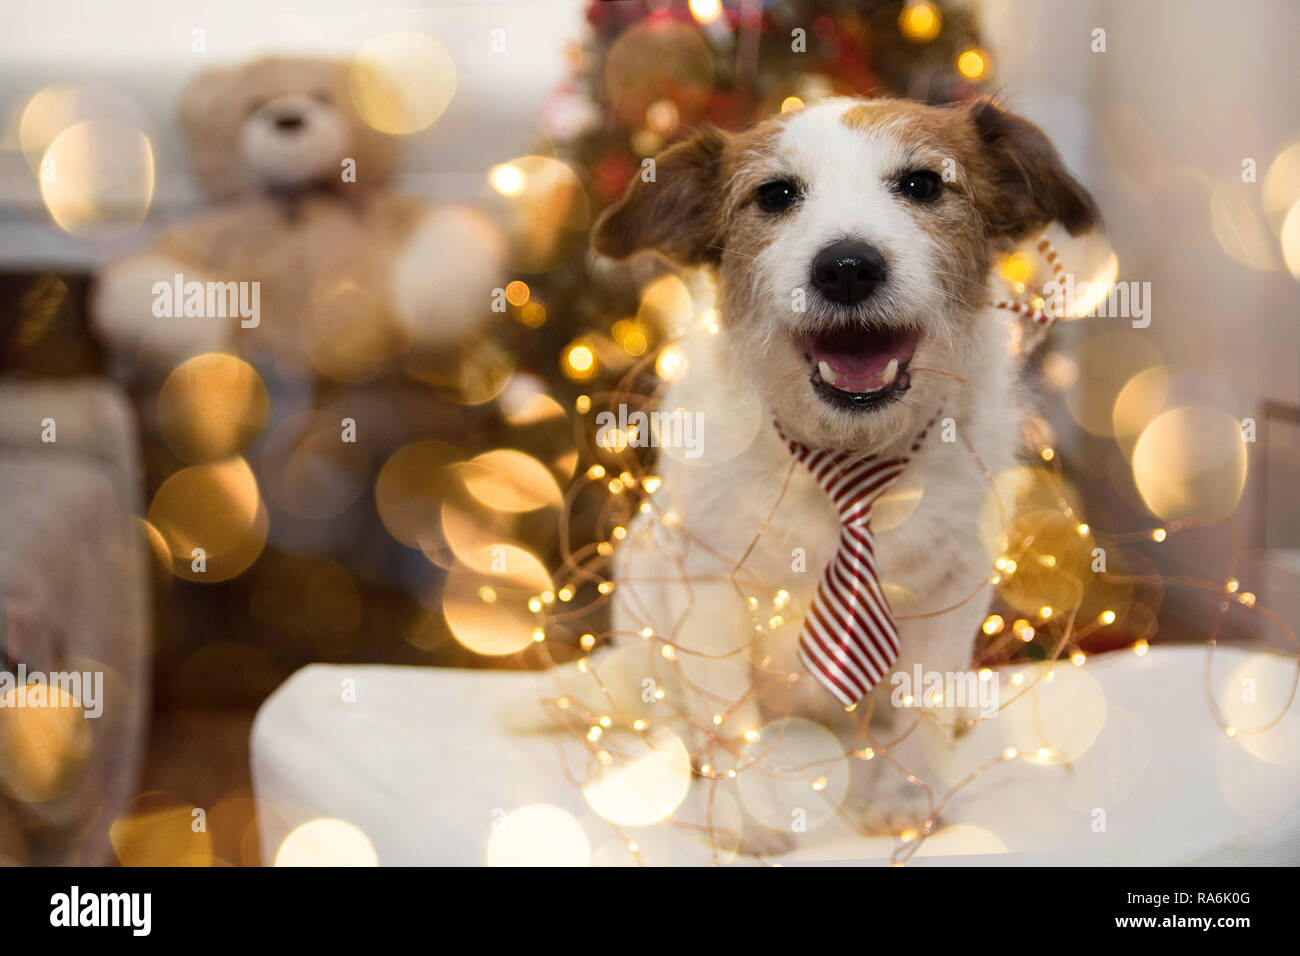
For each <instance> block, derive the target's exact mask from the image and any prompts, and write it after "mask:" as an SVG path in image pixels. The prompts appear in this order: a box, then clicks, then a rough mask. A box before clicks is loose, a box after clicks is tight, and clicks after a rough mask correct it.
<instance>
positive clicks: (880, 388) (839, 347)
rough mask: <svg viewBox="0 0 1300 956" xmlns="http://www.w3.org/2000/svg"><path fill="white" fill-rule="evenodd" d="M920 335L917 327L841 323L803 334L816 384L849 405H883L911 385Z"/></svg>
mask: <svg viewBox="0 0 1300 956" xmlns="http://www.w3.org/2000/svg"><path fill="white" fill-rule="evenodd" d="M919 340H920V336H919V335H918V334H917V333H916V331H914V330H911V329H885V328H881V327H879V326H853V327H839V328H835V329H830V330H827V331H825V332H818V333H815V334H809V335H804V336H801V337H800V339H799V342H798V344H799V347H800V348H801V349H802V350H803V354H804V358H806V359H807V360H808V364H809V365H810V366H811V368H812V376H811V379H810V381H811V382H812V386H813V389H814V390H816V392H817V394H819V395H820V396H821V397H822V398H823V399H825V400H826V401H828V402H830V403H832V404H834V405H839V406H842V407H847V408H855V409H869V408H880V407H882V406H884V405H887V404H889V403H891V402H893V401H895V400H897V399H898V398H899V397H900V396H901V395H902V394H903V393H904V392H906V391H907V389H908V387H909V386H910V385H911V379H910V378H909V376H908V370H907V366H908V363H909V362H911V361H912V355H913V353H914V352H916V346H917V344H918V342H919Z"/></svg>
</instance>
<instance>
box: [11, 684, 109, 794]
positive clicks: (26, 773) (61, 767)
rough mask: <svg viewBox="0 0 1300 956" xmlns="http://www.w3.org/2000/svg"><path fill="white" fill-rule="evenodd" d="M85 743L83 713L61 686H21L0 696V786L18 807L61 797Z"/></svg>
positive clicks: (80, 765)
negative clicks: (17, 803)
mask: <svg viewBox="0 0 1300 956" xmlns="http://www.w3.org/2000/svg"><path fill="white" fill-rule="evenodd" d="M20 697H21V700H20V699H19V698H20ZM20 705H21V706H20ZM90 744H91V740H90V722H88V721H87V719H86V717H85V712H84V711H83V709H82V707H81V705H80V703H79V702H78V701H76V700H74V699H73V698H72V696H71V695H70V694H68V693H67V692H66V691H65V690H63V689H62V688H61V687H51V686H50V685H49V684H47V683H41V684H27V685H25V686H23V687H12V688H10V689H9V690H8V691H6V692H5V693H4V694H0V766H2V767H4V773H3V774H2V775H0V784H3V789H4V790H5V791H7V792H8V794H9V795H10V796H11V797H13V798H14V799H16V800H18V801H19V802H22V803H45V802H47V801H50V800H55V799H58V798H59V797H61V796H63V795H64V794H66V793H67V792H68V791H69V790H70V789H71V788H72V787H73V786H74V785H75V784H76V782H77V780H78V778H79V776H80V773H81V771H82V769H83V768H84V766H85V763H86V758H87V757H88V756H89V754H90Z"/></svg>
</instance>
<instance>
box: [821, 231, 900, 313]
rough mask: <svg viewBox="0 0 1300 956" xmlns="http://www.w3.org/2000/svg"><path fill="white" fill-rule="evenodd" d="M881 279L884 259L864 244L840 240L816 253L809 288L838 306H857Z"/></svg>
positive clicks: (874, 249) (883, 276)
mask: <svg viewBox="0 0 1300 956" xmlns="http://www.w3.org/2000/svg"><path fill="white" fill-rule="evenodd" d="M884 278H885V257H884V256H882V255H881V254H880V252H879V251H878V250H877V249H876V248H875V246H869V245H867V244H866V243H865V242H860V241H858V240H853V239H843V240H840V241H839V242H832V243H831V244H830V245H829V246H827V247H826V248H825V249H823V250H822V251H821V252H819V253H817V258H815V259H814V260H813V264H812V281H813V285H814V286H816V287H817V289H818V290H819V291H820V292H821V293H822V295H824V296H826V298H828V299H830V300H831V301H832V302H838V303H840V304H841V305H857V304H858V303H859V302H861V301H862V300H863V299H865V298H866V297H867V296H869V295H870V294H871V290H872V289H874V288H875V287H876V286H877V285H878V284H879V283H880V282H881V281H882V280H883V279H884Z"/></svg>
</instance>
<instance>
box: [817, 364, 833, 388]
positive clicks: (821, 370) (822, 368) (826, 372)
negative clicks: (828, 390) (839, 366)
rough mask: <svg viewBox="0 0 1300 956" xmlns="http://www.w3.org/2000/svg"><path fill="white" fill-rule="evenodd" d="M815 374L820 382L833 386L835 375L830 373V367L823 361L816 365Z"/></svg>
mask: <svg viewBox="0 0 1300 956" xmlns="http://www.w3.org/2000/svg"><path fill="white" fill-rule="evenodd" d="M817 372H818V374H820V375H821V377H822V381H823V382H825V383H826V384H827V385H834V384H835V373H834V372H832V371H831V367H830V366H829V365H827V364H826V363H825V362H824V361H822V362H818V363H817Z"/></svg>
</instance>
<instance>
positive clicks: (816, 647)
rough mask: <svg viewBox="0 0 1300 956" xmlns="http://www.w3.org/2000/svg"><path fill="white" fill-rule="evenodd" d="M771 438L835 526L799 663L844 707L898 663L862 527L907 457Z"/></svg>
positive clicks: (894, 633) (867, 531)
mask: <svg viewBox="0 0 1300 956" xmlns="http://www.w3.org/2000/svg"><path fill="white" fill-rule="evenodd" d="M937 417H938V416H936V418H937ZM933 423H934V419H931V421H930V424H933ZM929 428H930V425H926V427H925V430H924V431H922V432H921V434H920V435H919V436H917V439H916V441H915V442H914V443H913V444H912V452H915V451H916V450H917V449H919V448H920V447H921V442H922V441H924V440H925V434H926V431H928V430H929ZM777 431H778V432H780V433H781V437H782V438H783V439H785V440H786V441H787V442H788V443H789V445H790V450H791V451H792V452H793V453H794V456H795V457H796V458H797V459H799V460H800V461H801V462H803V463H804V465H805V466H807V468H808V470H809V471H810V472H812V475H813V477H814V478H816V479H817V483H818V484H820V485H821V486H822V489H823V490H824V491H825V492H826V494H828V495H829V496H830V498H831V501H832V502H833V503H834V505H835V509H836V511H838V512H839V516H840V524H841V525H842V526H843V530H842V531H841V532H840V545H839V548H838V549H836V551H835V557H834V558H832V559H831V563H830V564H829V565H827V566H826V570H825V571H824V572H822V578H821V582H820V583H819V584H818V585H817V594H816V596H815V597H814V598H813V600H812V605H811V606H810V607H809V608H808V614H807V616H806V617H805V618H804V622H803V630H802V631H801V632H800V634H799V658H800V660H802V661H803V663H804V666H806V667H807V668H808V670H809V671H811V672H812V674H813V675H814V676H815V677H816V678H817V679H818V680H819V681H821V682H822V683H823V684H825V685H826V688H827V689H828V690H829V691H830V692H831V693H832V694H834V695H835V696H836V697H837V698H838V699H839V701H840V703H842V704H843V705H844V706H845V707H851V706H853V705H854V704H856V703H857V702H858V701H859V700H861V699H862V698H863V697H865V696H866V694H867V692H868V691H870V690H871V688H873V687H875V686H876V684H878V683H880V681H881V679H882V678H883V677H884V676H885V675H886V674H888V673H889V669H890V668H891V667H893V665H894V661H896V660H897V659H898V624H897V623H896V622H895V621H894V615H893V612H892V611H890V610H889V602H888V601H886V600H885V595H884V592H883V591H882V590H881V588H880V572H879V571H878V570H877V568H876V551H875V541H874V539H873V537H872V534H871V525H870V521H871V507H872V505H874V504H875V503H876V501H877V500H878V499H879V498H880V496H881V495H883V494H884V493H885V491H886V490H887V489H888V488H889V486H890V485H891V484H892V483H893V482H894V480H895V479H897V478H898V476H899V475H901V474H902V473H903V470H904V469H905V468H906V467H907V462H908V458H907V457H906V456H900V457H897V458H885V459H882V458H880V457H878V456H876V455H866V456H863V455H857V454H854V453H852V452H842V451H841V452H833V451H814V450H812V449H811V448H808V447H807V446H806V445H802V444H800V443H799V442H797V441H791V440H790V439H788V438H786V437H785V433H784V432H781V426H780V425H777Z"/></svg>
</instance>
